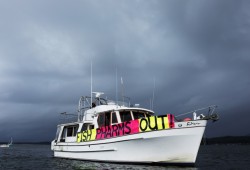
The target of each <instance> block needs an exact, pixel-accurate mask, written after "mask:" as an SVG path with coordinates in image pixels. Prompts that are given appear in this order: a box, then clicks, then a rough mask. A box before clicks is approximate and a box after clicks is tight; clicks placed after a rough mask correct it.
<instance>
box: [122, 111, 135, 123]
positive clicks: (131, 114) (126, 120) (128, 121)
mask: <svg viewBox="0 0 250 170" xmlns="http://www.w3.org/2000/svg"><path fill="white" fill-rule="evenodd" d="M124 112H129V113H130V114H129V115H130V117H131V119H130V120H125V121H124V120H122V116H121V113H124ZM119 116H120V120H121V123H123V122H129V121H131V120H133V117H132V113H131V110H120V111H119Z"/></svg>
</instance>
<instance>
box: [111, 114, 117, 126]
mask: <svg viewBox="0 0 250 170" xmlns="http://www.w3.org/2000/svg"><path fill="white" fill-rule="evenodd" d="M111 119H112V124H114V123H118V120H117V117H116V112H112V113H111Z"/></svg>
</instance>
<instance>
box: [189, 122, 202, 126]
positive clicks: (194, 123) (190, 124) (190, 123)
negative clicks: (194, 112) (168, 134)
mask: <svg viewBox="0 0 250 170" xmlns="http://www.w3.org/2000/svg"><path fill="white" fill-rule="evenodd" d="M199 124H200V123H199V122H187V126H193V125H199Z"/></svg>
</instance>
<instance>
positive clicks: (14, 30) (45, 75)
mask: <svg viewBox="0 0 250 170" xmlns="http://www.w3.org/2000/svg"><path fill="white" fill-rule="evenodd" d="M249 9H250V1H247V0H220V1H218V0H209V1H207V0H185V1H180V0H144V1H143V0H136V1H132V0H131V1H130V0H120V1H117V0H75V1H70V0H60V1H59V0H54V1H49V0H43V1H33V0H22V1H19V0H13V1H0V109H1V111H0V125H1V128H0V141H7V140H9V138H10V137H13V138H14V141H50V140H52V139H53V138H54V136H55V131H56V126H57V123H58V121H59V114H58V113H60V112H64V111H67V112H74V111H75V110H76V108H77V104H78V100H79V98H80V96H82V95H90V63H91V61H92V63H93V90H94V91H102V92H104V93H105V94H106V95H107V96H109V98H114V97H115V87H116V85H115V83H116V77H115V76H116V67H117V74H118V77H119V79H120V77H122V78H123V81H124V91H125V95H126V96H129V97H130V98H131V101H132V102H133V103H140V104H141V106H145V107H147V108H148V107H149V101H150V98H152V93H153V86H154V80H155V100H154V110H155V112H156V114H166V113H173V114H179V113H183V112H187V111H190V110H193V109H197V108H200V107H204V106H208V105H212V104H216V105H218V106H219V108H218V112H219V113H220V118H221V119H220V120H219V121H218V122H216V123H210V124H209V125H208V128H207V130H206V136H208V137H216V136H226V135H248V134H250V131H249V128H247V127H248V124H249V123H248V122H249V119H250V113H249V111H250V105H249V104H250V103H249V101H250V78H249V73H250V56H249V54H250V10H249ZM119 89H120V87H119Z"/></svg>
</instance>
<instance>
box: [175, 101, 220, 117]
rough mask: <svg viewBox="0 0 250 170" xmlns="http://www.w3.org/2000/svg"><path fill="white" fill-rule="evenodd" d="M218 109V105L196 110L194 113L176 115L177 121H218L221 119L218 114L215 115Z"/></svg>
mask: <svg viewBox="0 0 250 170" xmlns="http://www.w3.org/2000/svg"><path fill="white" fill-rule="evenodd" d="M217 107H218V106H216V105H211V106H207V107H203V108H199V109H195V110H193V111H189V112H186V113H182V114H178V115H175V118H176V120H177V121H183V120H184V121H188V120H198V119H203V120H209V119H210V120H213V121H216V120H218V119H219V116H218V114H217V113H214V111H215V109H216V108H217Z"/></svg>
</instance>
